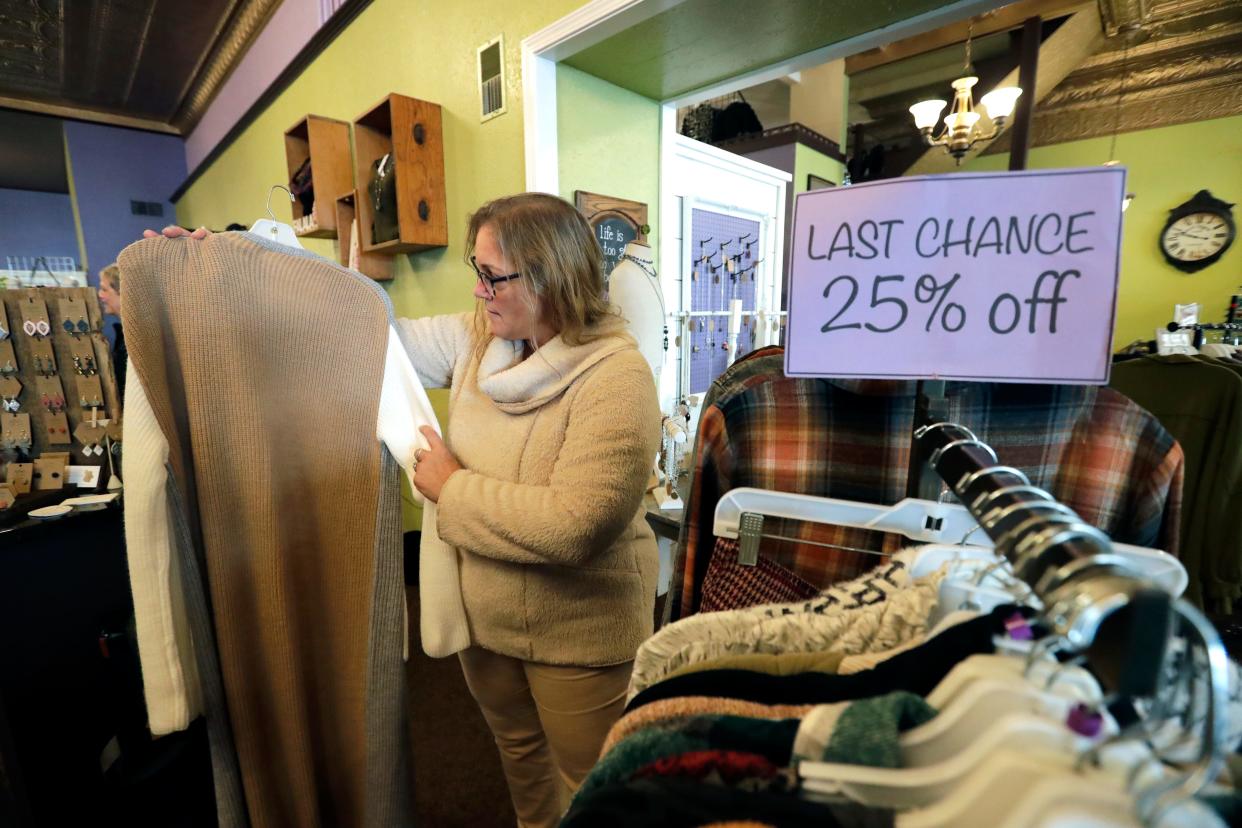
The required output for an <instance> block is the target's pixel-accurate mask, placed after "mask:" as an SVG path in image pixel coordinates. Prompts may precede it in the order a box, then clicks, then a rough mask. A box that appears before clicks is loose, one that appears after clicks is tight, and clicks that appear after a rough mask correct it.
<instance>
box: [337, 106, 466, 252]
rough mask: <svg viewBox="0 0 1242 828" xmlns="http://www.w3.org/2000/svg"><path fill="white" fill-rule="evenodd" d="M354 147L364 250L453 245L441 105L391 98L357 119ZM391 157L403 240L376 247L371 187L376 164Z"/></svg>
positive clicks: (399, 235)
mask: <svg viewBox="0 0 1242 828" xmlns="http://www.w3.org/2000/svg"><path fill="white" fill-rule="evenodd" d="M354 149H355V153H354V180H355V182H356V183H357V188H358V195H359V198H358V203H357V207H358V231H359V232H360V233H361V234H362V249H363V250H364V251H366V252H371V253H382V254H384V255H396V254H399V253H418V252H421V251H423V250H432V249H435V248H438V247H445V246H446V245H448V215H447V210H446V208H445V200H444V139H443V134H442V131H441V112H440V105H439V104H434V103H429V102H427V101H420V100H417V99H415V98H410V97H407V96H405V95H397V94H390V95H389V96H388V97H386V98H384V100H382V101H380V102H379V104H377V105H376V106H374V107H373V108H371V109H369V110H367V112H365V113H364V114H363V115H362V116H360V117H359V118H358V119H357V120H356V121H354ZM389 153H392V156H393V161H394V163H395V164H396V189H397V225H398V236H397V238H395V239H392V240H391V241H386V242H381V243H380V244H375V243H374V242H373V241H372V238H373V237H372V222H373V218H374V207H373V205H372V203H371V199H370V198H369V197H368V191H367V185H368V184H369V183H370V181H371V166H372V164H374V163H375V161H377V160H378V159H380V158H382V157H383V156H384V155H386V154H389ZM343 191H344V190H342V192H343Z"/></svg>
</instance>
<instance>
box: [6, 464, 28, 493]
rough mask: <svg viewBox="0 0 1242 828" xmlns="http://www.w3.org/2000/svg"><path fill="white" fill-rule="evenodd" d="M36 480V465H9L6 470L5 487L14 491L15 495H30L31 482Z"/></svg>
mask: <svg viewBox="0 0 1242 828" xmlns="http://www.w3.org/2000/svg"><path fill="white" fill-rule="evenodd" d="M33 480H34V463H9V467H8V469H7V470H6V477H5V485H7V486H8V487H9V488H10V489H12V490H13V494H18V495H24V494H29V493H30V485H31V481H33Z"/></svg>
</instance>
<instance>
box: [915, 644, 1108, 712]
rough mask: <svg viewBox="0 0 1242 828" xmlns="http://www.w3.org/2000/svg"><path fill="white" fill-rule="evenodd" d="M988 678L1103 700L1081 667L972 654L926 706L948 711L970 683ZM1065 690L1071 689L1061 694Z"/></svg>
mask: <svg viewBox="0 0 1242 828" xmlns="http://www.w3.org/2000/svg"><path fill="white" fill-rule="evenodd" d="M985 679H993V680H998V681H1011V682H1012V681H1025V682H1028V683H1030V684H1033V685H1034V686H1036V687H1042V688H1043V689H1045V690H1047V691H1049V692H1054V693H1055V692H1064V694H1066V695H1067V696H1068V697H1071V698H1075V699H1078V700H1080V701H1084V702H1088V703H1094V702H1098V701H1099V700H1100V699H1102V698H1103V691H1102V690H1101V689H1100V685H1099V683H1098V682H1097V681H1096V680H1095V677H1094V676H1092V675H1091V673H1089V672H1088V671H1086V670H1084V669H1082V668H1081V667H1075V666H1073V665H1068V664H1060V663H1058V662H1057V661H1056V660H1055V659H1052V658H1051V657H1049V658H1048V659H1046V660H1037V661H1032V662H1031V663H1030V664H1029V665H1028V664H1026V663H1025V662H1024V660H1022V659H1018V658H1014V657H1013V656H1003V655H973V656H971V657H970V658H967V659H965V660H964V661H961V662H959V663H958V664H956V665H954V667H953V669H952V670H950V671H949V674H948V675H946V676H945V677H944V678H943V679H941V680H940V683H939V684H937V685H936V686H935V687H934V688H933V689H932V691H931V692H930V693H928V694H927V703H928V704H930V705H931V706H932V707H934V708H936V709H937V710H944V709H946V708H948V706H949V705H950V704H952V703H953V700H954V699H956V698H958V697H959V696H961V695H962V694H963V693H964V692H965V690H966V688H967V687H969V686H970V685H971V684H973V683H975V682H977V681H982V680H985ZM1062 688H1068V689H1066V690H1064V691H1062Z"/></svg>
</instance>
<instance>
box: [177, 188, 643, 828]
mask: <svg viewBox="0 0 1242 828" xmlns="http://www.w3.org/2000/svg"><path fill="white" fill-rule="evenodd" d="M165 234H166V235H171V236H176V235H185V231H181V230H179V229H176V230H174V229H169V230H167V231H165ZM204 234H205V232H204V231H201V230H200V231H195V234H194V235H195V237H198V238H201V237H202V236H203V235H204ZM152 235H154V233H152ZM466 248H467V256H468V261H469V263H470V266H471V267H472V268H473V269H474V273H475V277H476V280H475V288H474V296H475V298H476V299H477V304H476V308H475V312H474V313H473V314H468V313H465V314H456V315H449V316H434V317H425V318H421V319H403V320H401V322H400V324H401V325H402V327H403V328H404V332H405V334H406V340H407V341H408V342H410V343H411V346H410V347H411V351H410V358H411V361H412V362H413V363H414V366H415V368H416V370H417V371H418V373H419V375H420V378H421V380H422V381H423V383H424V385H426V386H427V387H446V386H447V387H449V388H450V389H451V391H450V396H449V411H450V416H449V424H448V431H447V436H446V440H444V441H441V440H440V439H439V438H438V437H437V436H436V435H435V433H434V432H432V431H431V430H430V429H425V431H424V433H425V434H426V436H427V439H428V441H429V444H430V446H431V448H430V449H428V450H425V451H420V452H419V456H418V457H417V458H416V459H417V467H416V469H415V475H414V485H415V486H416V487H417V488H418V490H419V491H420V492H421V493H422V494H423V495H424V496H425V497H427V498H428V499H430V500H431V501H433V502H435V503H437V504H438V524H439V525H438V528H439V534H440V537H441V538H442V539H443V540H444V541H445V542H446V543H448V544H449V545H451V546H453V547H455V548H456V549H457V550H458V556H459V560H460V566H461V583H462V593H463V598H464V603H465V606H466V612H467V618H468V621H469V627H470V634H471V642H472V646H471V647H470V648H468V649H467V650H465V651H463V652H462V653H460V655H459V657H460V660H461V665H462V670H463V672H464V673H465V677H466V683H467V685H468V686H469V688H470V692H471V694H472V695H473V696H474V698H475V699H476V701H477V702H478V704H479V707H480V709H481V710H482V713H483V716H484V718H485V719H486V720H487V723H488V725H489V726H490V727H491V729H492V733H493V735H494V736H495V739H496V745H497V747H498V748H499V750H500V757H501V764H502V765H503V767H504V772H505V777H506V779H507V781H508V784H509V792H510V795H511V797H512V799H513V805H514V809H515V810H516V812H517V815H518V820H519V824H521V825H523V826H545V825H546V826H551V825H555V824H556V823H557V821H558V819H559V817H560V815H561V813H562V812H563V810H564V806H565V804H566V800H567V794H568V793H570V792H572V791H573V790H575V789H576V788H577V787H578V785H579V784H580V783H581V781H582V780H583V778H584V777H585V776H586V774H587V771H588V770H589V769H590V768H591V766H592V765H593V764H594V762H595V761H596V759H597V758H598V756H599V751H600V747H601V746H602V744H603V741H604V737H605V735H606V734H607V732H608V730H609V728H610V727H611V726H612V724H613V722H614V721H616V719H617V718H618V717H619V716H620V715H621V712H622V708H623V706H624V701H625V690H626V686H627V684H628V681H629V677H630V671H631V667H632V663H633V658H634V654H635V652H636V651H637V648H638V645H639V643H641V642H642V641H643V640H644V639H645V638H646V637H648V636H649V635H650V634H651V631H652V616H653V608H654V602H655V592H656V575H657V570H658V553H657V550H656V543H655V538H654V536H653V534H652V532H651V529H650V528H649V527H648V526H647V523H646V520H645V518H644V511H643V508H642V505H641V500H642V496H643V492H644V489H645V486H646V481H647V477H648V470H649V469H650V466H651V461H652V459H653V457H654V455H655V453H656V451H657V450H658V448H659V423H660V415H659V406H658V404H657V400H656V390H655V383H654V380H653V378H652V375H651V369H650V367H649V366H648V365H647V363H646V361H645V360H644V359H643V357H642V355H641V354H640V353H639V351H638V349H637V347H636V346H635V344H634V342H633V340H632V339H631V338H630V337H629V336H628V335H627V334H625V332H624V327H625V326H624V321H623V320H622V319H620V317H618V316H617V315H616V314H615V313H614V312H613V310H612V309H611V308H610V307H609V305H608V304H607V302H606V301H605V299H604V283H603V272H602V269H601V258H600V250H599V246H598V244H597V243H596V241H595V238H594V236H593V234H592V233H591V229H590V227H589V226H588V225H587V223H586V220H585V219H583V217H582V216H581V215H580V214H579V213H578V212H577V211H576V210H575V209H574V208H573V207H572V206H571V205H570V204H568V203H567V202H565V201H564V200H562V199H560V198H556V197H554V196H550V195H544V194H539V193H527V194H523V195H516V196H510V197H508V198H501V199H497V200H495V201H492V202H489V203H488V204H485V205H483V207H481V208H480V209H479V210H478V212H476V213H475V214H474V215H473V216H471V218H470V222H469V227H468V231H467V240H466ZM446 747H447V746H446Z"/></svg>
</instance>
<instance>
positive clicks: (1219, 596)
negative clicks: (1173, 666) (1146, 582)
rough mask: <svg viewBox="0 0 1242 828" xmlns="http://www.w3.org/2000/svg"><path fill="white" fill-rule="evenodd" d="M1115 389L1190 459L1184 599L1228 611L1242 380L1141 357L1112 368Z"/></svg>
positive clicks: (1234, 568) (1236, 547)
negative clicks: (1143, 410)
mask: <svg viewBox="0 0 1242 828" xmlns="http://www.w3.org/2000/svg"><path fill="white" fill-rule="evenodd" d="M1110 385H1112V387H1113V388H1115V389H1117V390H1118V391H1120V392H1121V393H1123V394H1125V395H1126V396H1128V397H1130V399H1132V400H1134V401H1135V402H1136V403H1138V404H1139V405H1141V406H1143V407H1144V408H1146V409H1147V410H1148V411H1150V412H1151V413H1152V414H1154V415H1155V416H1156V418H1157V419H1159V420H1160V422H1161V423H1162V424H1163V425H1164V427H1165V428H1167V429H1168V430H1169V432H1170V433H1171V434H1172V435H1173V436H1174V437H1175V438H1176V439H1177V441H1178V442H1179V443H1180V444H1181V446H1182V451H1183V452H1184V453H1185V455H1186V476H1185V482H1184V485H1183V489H1182V512H1181V532H1180V538H1181V542H1180V544H1179V547H1180V548H1179V550H1178V557H1180V558H1181V560H1182V563H1184V564H1185V565H1186V570H1187V572H1188V573H1189V574H1190V586H1189V587H1188V588H1187V590H1186V597H1187V598H1188V599H1189V600H1190V601H1192V602H1194V603H1195V604H1197V605H1198V606H1201V607H1202V606H1204V605H1205V603H1206V604H1207V606H1209V607H1210V608H1211V609H1213V610H1217V611H1219V612H1224V613H1230V612H1232V610H1233V602H1234V601H1235V600H1237V599H1238V598H1239V597H1242V533H1239V532H1237V530H1236V525H1235V524H1236V520H1237V516H1238V515H1239V514H1242V377H1240V376H1239V375H1238V374H1237V373H1235V372H1234V370H1233V369H1232V367H1225V366H1224V365H1221V364H1219V363H1217V362H1216V361H1215V360H1203V359H1200V358H1198V357H1193V356H1181V355H1174V356H1163V357H1142V358H1140V359H1134V360H1130V361H1128V362H1122V363H1118V364H1116V365H1114V366H1113V376H1112V382H1111V383H1110Z"/></svg>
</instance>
